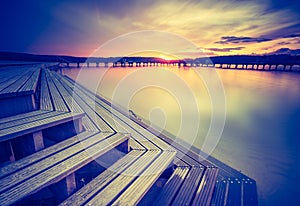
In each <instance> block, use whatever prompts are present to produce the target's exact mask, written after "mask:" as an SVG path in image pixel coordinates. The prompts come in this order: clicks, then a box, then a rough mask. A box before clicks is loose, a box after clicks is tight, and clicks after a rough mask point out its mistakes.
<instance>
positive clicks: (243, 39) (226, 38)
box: [215, 36, 273, 44]
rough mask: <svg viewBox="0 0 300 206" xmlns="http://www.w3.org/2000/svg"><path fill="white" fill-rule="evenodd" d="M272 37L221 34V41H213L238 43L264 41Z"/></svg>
mask: <svg viewBox="0 0 300 206" xmlns="http://www.w3.org/2000/svg"><path fill="white" fill-rule="evenodd" d="M272 40H273V39H269V38H262V37H245V36H240V37H237V36H223V37H221V41H217V42H215V44H230V43H232V44H239V43H260V42H266V41H272Z"/></svg>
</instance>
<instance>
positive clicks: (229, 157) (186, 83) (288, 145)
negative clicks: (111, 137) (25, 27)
mask: <svg viewBox="0 0 300 206" xmlns="http://www.w3.org/2000/svg"><path fill="white" fill-rule="evenodd" d="M64 74H66V75H68V76H70V77H71V78H73V79H76V81H78V82H80V83H82V84H83V85H85V86H86V87H88V88H90V89H91V90H94V91H97V93H99V94H100V95H101V96H104V97H107V98H109V99H112V100H113V101H115V102H116V103H118V104H120V105H122V106H124V107H126V108H129V109H132V110H133V111H134V112H135V113H136V114H137V115H138V116H141V117H143V118H145V119H148V120H150V121H151V122H152V123H153V124H155V125H158V126H159V127H162V128H163V129H165V130H167V131H169V132H171V133H172V134H174V135H175V136H178V137H179V138H182V139H184V140H186V141H188V142H190V143H191V144H193V145H194V146H196V147H198V148H202V149H203V145H204V142H205V138H206V136H207V133H208V131H209V128H210V125H211V123H212V121H213V120H212V119H213V118H212V115H216V116H217V118H220V122H222V115H223V114H224V111H223V110H222V106H223V107H224V108H225V110H226V121H225V126H224V129H223V127H222V124H220V128H218V129H223V131H222V135H221V137H220V139H219V141H218V142H217V145H216V147H215V149H214V150H213V151H212V153H211V155H212V156H214V157H215V158H217V159H219V160H220V161H222V162H224V163H226V164H228V165H229V166H231V167H233V168H235V169H237V170H240V171H242V172H243V173H244V174H246V175H248V176H250V177H251V178H253V179H255V180H256V181H257V186H258V195H259V203H260V205H283V204H286V203H289V205H290V204H296V203H298V196H299V195H300V187H299V184H300V175H299V174H300V129H299V128H300V74H298V73H280V72H278V73H277V72H259V71H241V70H214V69H182V68H181V69H178V68H176V67H173V68H155V69H154V68H126V69H124V68H112V69H108V70H105V69H99V68H98V69H96V68H89V69H86V68H85V69H82V70H79V69H69V70H65V71H64ZM78 74H80V75H78ZM199 74H200V75H199ZM216 76H217V77H219V79H216ZM205 81H206V82H207V84H205ZM218 81H221V83H222V85H223V88H224V92H225V97H226V101H225V102H224V101H222V98H215V99H213V98H211V97H212V96H214V95H215V96H216V95H218V92H216V93H214V91H213V90H214V88H217V85H214V82H218ZM214 86H216V87H214ZM208 87H210V88H212V90H209V89H208ZM212 93H213V94H212ZM220 94H221V93H220ZM216 101H220V102H217V104H219V105H220V108H216V107H213V104H214V103H216ZM198 120H199V122H198ZM197 129H198V131H197Z"/></svg>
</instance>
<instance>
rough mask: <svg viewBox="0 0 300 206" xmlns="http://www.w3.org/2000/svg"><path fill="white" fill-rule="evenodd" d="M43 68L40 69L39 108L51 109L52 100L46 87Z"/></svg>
mask: <svg viewBox="0 0 300 206" xmlns="http://www.w3.org/2000/svg"><path fill="white" fill-rule="evenodd" d="M45 72H46V71H45V70H44V69H43V70H42V74H41V83H40V84H41V92H40V109H41V110H53V109H54V108H53V105H52V100H51V96H50V92H49V88H48V83H47V79H46V74H45Z"/></svg>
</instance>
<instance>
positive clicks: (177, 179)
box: [153, 167, 190, 205]
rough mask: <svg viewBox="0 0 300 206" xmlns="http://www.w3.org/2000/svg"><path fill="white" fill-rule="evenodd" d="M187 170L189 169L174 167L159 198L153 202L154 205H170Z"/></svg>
mask: <svg viewBox="0 0 300 206" xmlns="http://www.w3.org/2000/svg"><path fill="white" fill-rule="evenodd" d="M189 170H190V167H176V168H175V170H174V172H173V173H172V175H171V177H170V178H169V179H168V181H167V182H166V184H165V185H164V187H163V188H162V190H161V192H160V193H159V196H158V197H157V199H155V201H154V202H153V203H154V205H170V204H171V202H172V200H173V199H174V198H175V195H176V194H177V191H178V190H179V188H180V186H181V185H182V184H183V182H184V179H185V177H186V176H187V174H188V172H189Z"/></svg>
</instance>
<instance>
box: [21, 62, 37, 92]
mask: <svg viewBox="0 0 300 206" xmlns="http://www.w3.org/2000/svg"><path fill="white" fill-rule="evenodd" d="M40 71H41V69H40V68H38V67H36V68H35V71H34V72H33V73H32V75H31V76H30V78H29V79H28V80H27V81H26V82H25V84H24V85H23V86H22V87H21V88H20V89H19V92H25V91H32V92H33V93H34V92H35V91H36V87H37V84H38V80H39V76H40Z"/></svg>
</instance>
